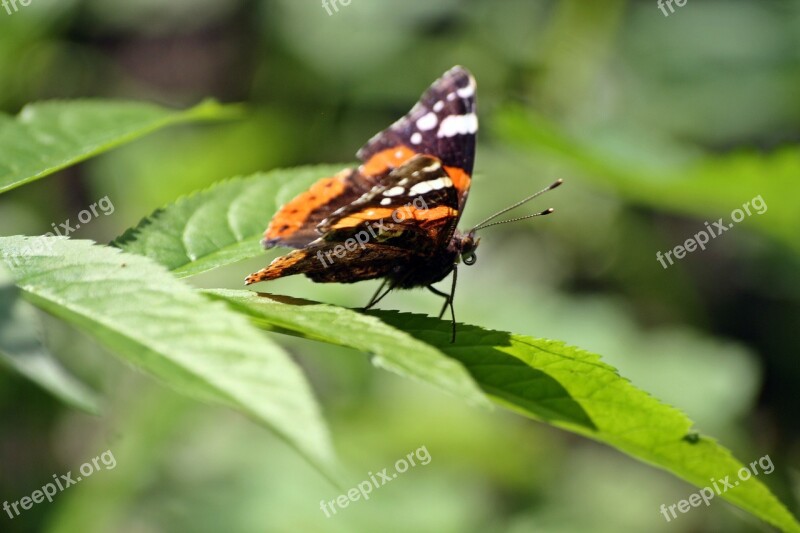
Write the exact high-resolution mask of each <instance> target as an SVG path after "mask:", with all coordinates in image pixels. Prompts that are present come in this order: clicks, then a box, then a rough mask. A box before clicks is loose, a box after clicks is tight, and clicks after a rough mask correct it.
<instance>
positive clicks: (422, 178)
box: [318, 155, 460, 255]
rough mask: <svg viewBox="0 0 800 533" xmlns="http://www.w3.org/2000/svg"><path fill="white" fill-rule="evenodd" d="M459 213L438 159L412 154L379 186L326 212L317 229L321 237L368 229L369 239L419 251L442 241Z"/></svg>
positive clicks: (454, 191)
mask: <svg viewBox="0 0 800 533" xmlns="http://www.w3.org/2000/svg"><path fill="white" fill-rule="evenodd" d="M459 217H460V211H459V205H458V189H457V188H456V187H455V185H454V184H453V181H452V179H451V178H450V176H449V175H448V174H447V172H446V171H445V167H444V165H443V164H442V162H441V161H440V160H439V159H437V158H435V157H432V156H427V155H417V156H415V157H413V158H412V159H411V160H409V161H407V162H406V163H404V164H403V165H401V166H400V167H399V168H397V169H395V170H393V171H391V172H390V174H389V176H387V177H386V178H385V179H384V180H383V182H382V183H381V184H380V185H376V186H375V187H373V188H372V190H370V191H369V192H368V193H366V194H364V195H363V196H361V197H360V198H359V199H357V200H356V201H354V202H353V203H351V204H349V205H346V206H344V207H341V208H339V209H337V210H336V211H334V212H333V213H331V215H330V216H329V217H327V218H326V219H324V220H323V221H322V222H321V223H320V225H319V227H318V230H319V231H320V233H322V234H323V239H324V240H326V241H337V242H341V241H344V240H346V239H348V238H350V237H352V236H353V235H356V234H359V233H360V234H364V233H369V234H370V235H371V237H372V238H371V239H370V242H381V243H385V244H387V245H390V246H396V247H398V248H404V249H409V250H413V251H414V252H415V253H416V254H418V255H425V254H428V253H431V252H433V251H435V250H437V249H439V248H441V247H442V246H446V245H447V242H448V241H449V240H450V237H451V236H452V234H453V231H454V230H455V227H456V224H457V223H458V219H459Z"/></svg>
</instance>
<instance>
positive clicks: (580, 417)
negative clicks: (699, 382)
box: [371, 311, 800, 531]
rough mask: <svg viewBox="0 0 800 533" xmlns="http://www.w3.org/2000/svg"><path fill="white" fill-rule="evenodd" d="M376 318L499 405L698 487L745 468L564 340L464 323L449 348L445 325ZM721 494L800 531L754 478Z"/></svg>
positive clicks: (391, 315)
mask: <svg viewBox="0 0 800 533" xmlns="http://www.w3.org/2000/svg"><path fill="white" fill-rule="evenodd" d="M371 314H373V315H375V316H377V317H379V318H381V319H382V320H383V321H384V322H386V323H387V324H390V325H392V326H394V327H397V328H401V329H403V330H405V331H407V332H409V333H410V334H411V335H412V336H414V337H416V338H418V339H419V340H421V341H423V342H426V343H429V344H431V345H432V346H435V347H437V348H439V349H440V350H441V351H442V352H444V353H446V354H447V355H449V356H450V357H453V358H454V359H456V360H457V361H460V362H461V363H462V364H463V365H464V366H465V367H466V368H467V370H469V372H470V373H471V374H472V377H473V378H474V379H475V380H476V381H477V382H478V383H479V384H480V385H481V387H482V388H483V390H484V391H485V392H486V393H487V394H489V395H491V396H493V397H494V398H495V399H496V400H497V401H498V402H499V403H500V404H501V405H505V406H507V407H509V408H511V409H512V410H514V411H517V412H519V413H521V414H524V415H526V416H529V417H531V418H533V419H536V420H541V421H543V422H547V423H549V424H552V425H554V426H558V427H560V428H563V429H566V430H568V431H572V432H575V433H578V434H580V435H584V436H586V437H589V438H591V439H594V440H596V441H598V442H602V443H605V444H608V445H610V446H613V447H614V448H617V449H618V450H620V451H622V452H624V453H626V454H628V455H630V456H632V457H635V458H636V459H639V460H641V461H644V462H645V463H649V464H651V465H654V466H656V467H659V468H662V469H664V470H666V471H668V472H671V473H673V474H674V475H676V476H678V477H680V478H682V479H684V480H686V481H688V482H689V483H692V484H693V485H695V486H697V487H700V488H703V487H706V486H710V485H711V480H712V479H716V480H720V479H724V478H725V476H730V479H731V482H732V483H733V480H737V479H738V477H737V471H738V470H739V469H740V468H742V467H743V466H744V465H743V464H742V463H740V462H739V461H737V460H736V459H735V458H734V457H733V455H732V454H731V453H730V451H728V450H727V449H726V448H724V447H722V446H720V445H719V444H717V442H716V441H715V440H713V439H711V438H709V437H706V436H702V435H699V434H698V433H696V432H694V431H693V429H692V421H691V420H689V418H688V417H687V416H686V415H685V414H683V413H682V412H680V411H678V410H677V409H675V408H674V407H670V406H668V405H666V404H664V403H661V402H660V401H658V400H656V399H655V398H653V397H652V396H650V395H649V394H648V393H646V392H644V391H642V390H639V389H637V388H636V387H635V386H633V384H631V383H630V382H629V381H628V380H626V379H625V378H623V377H621V376H620V375H619V373H618V371H617V370H616V369H615V368H614V367H612V366H610V365H608V364H605V363H603V362H602V361H601V358H600V356H599V355H596V354H593V353H589V352H586V351H584V350H581V349H579V348H575V347H573V346H567V345H566V344H564V343H563V342H560V341H552V340H546V339H534V338H532V337H526V336H523V335H515V334H511V333H506V332H502V331H491V330H485V329H481V328H479V327H475V326H464V325H459V330H458V339H457V343H456V344H451V343H450V333H449V332H450V325H449V323H447V322H443V321H441V320H436V319H432V318H428V317H425V316H421V315H413V314H406V313H397V312H387V311H376V312H373V313H371ZM721 497H722V498H724V499H726V500H728V501H729V502H731V503H733V504H735V505H738V506H739V507H741V508H742V509H744V510H746V511H748V512H750V513H752V514H753V515H755V516H757V517H759V518H761V519H763V520H765V521H766V522H769V523H770V524H772V525H774V526H776V527H778V528H780V529H782V530H784V531H800V524H798V522H797V521H796V520H795V518H794V517H793V516H792V515H791V513H789V511H788V510H787V509H786V507H784V505H783V504H782V503H781V502H780V501H779V500H778V499H777V498H776V497H775V496H774V495H773V494H772V492H770V490H769V489H768V488H767V487H766V485H764V484H763V483H762V482H761V481H760V479H759V478H757V477H755V476H753V477H750V478H749V479H748V480H747V481H742V482H741V483H740V484H739V485H738V486H736V487H735V488H733V489H731V490H729V491H727V492H724V493H722V495H721Z"/></svg>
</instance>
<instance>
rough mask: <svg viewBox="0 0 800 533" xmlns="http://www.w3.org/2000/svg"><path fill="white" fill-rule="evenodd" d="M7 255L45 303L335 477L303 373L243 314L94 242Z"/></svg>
mask: <svg viewBox="0 0 800 533" xmlns="http://www.w3.org/2000/svg"><path fill="white" fill-rule="evenodd" d="M0 254H1V255H0V257H2V258H3V259H4V260H5V262H6V264H7V265H8V266H9V268H10V269H11V272H12V274H13V275H14V277H15V279H16V280H17V285H18V286H19V287H20V288H21V289H22V291H23V294H24V296H25V297H26V299H27V300H29V301H30V302H32V303H33V304H34V305H36V306H37V307H40V308H41V309H44V310H45V311H47V312H49V313H52V314H53V315H55V316H58V317H60V318H62V319H64V320H66V321H67V322H70V323H72V324H74V325H76V326H78V327H80V328H81V329H83V330H84V331H86V332H87V333H88V334H89V335H91V336H93V337H94V338H96V339H97V340H98V341H100V342H101V343H102V344H104V345H105V346H107V347H108V348H109V349H110V350H112V351H113V352H115V353H117V354H119V355H120V356H121V357H122V358H123V359H124V360H125V361H128V362H129V363H131V364H133V365H135V366H137V367H139V368H141V369H143V370H145V371H147V372H149V373H150V374H152V375H154V376H156V377H158V378H159V379H161V380H162V381H163V382H164V383H166V384H167V385H169V386H171V387H172V388H174V389H176V390H178V391H180V392H182V393H183V394H187V395H191V396H193V397H195V398H200V399H203V400H210V401H215V402H218V403H222V404H225V405H228V406H231V407H234V408H236V409H238V410H240V411H242V412H244V413H246V414H248V415H250V416H252V417H253V418H255V419H256V420H258V421H259V422H262V423H264V424H265V425H267V426H268V427H270V428H272V429H273V430H274V431H275V432H276V433H277V434H278V435H280V436H281V437H282V438H284V439H285V440H286V441H287V442H289V443H290V444H291V445H293V446H294V447H296V448H297V449H298V450H299V451H300V452H301V453H302V454H304V455H305V456H306V457H307V458H308V459H309V460H310V461H311V462H312V463H313V464H315V465H317V466H318V467H319V468H320V469H321V470H322V471H323V472H324V473H327V474H329V475H332V473H333V467H334V464H333V462H334V461H333V453H332V450H331V445H330V442H329V437H328V433H327V430H326V427H325V425H324V422H323V421H322V418H321V416H320V413H319V409H318V406H317V404H316V402H315V400H314V398H313V396H312V394H311V391H310V388H309V386H308V384H307V382H306V380H305V378H304V376H303V374H302V373H301V371H300V370H299V368H298V367H297V365H296V364H295V363H294V362H293V361H292V360H291V358H289V356H288V355H287V354H286V353H285V352H284V351H283V349H282V348H280V347H279V346H277V345H276V344H274V343H273V342H272V341H270V340H269V339H268V338H266V337H265V336H264V335H263V334H262V333H261V332H259V331H258V330H257V329H255V328H253V327H252V326H251V325H250V324H249V323H248V321H247V320H246V319H245V318H244V317H242V316H241V315H239V314H237V313H234V312H232V311H230V310H229V309H228V308H227V307H226V306H225V305H224V304H222V303H220V302H213V301H210V300H209V299H208V298H206V297H204V296H203V295H202V294H200V293H198V292H197V291H195V290H194V289H192V288H190V287H189V286H187V285H185V284H184V283H182V282H180V281H178V280H176V279H175V278H174V277H173V276H172V275H171V274H169V273H168V272H166V271H165V270H164V269H163V267H161V266H159V265H155V264H153V263H152V261H150V260H148V259H146V258H144V257H141V256H137V255H131V254H126V253H123V252H121V251H120V250H118V249H115V248H109V247H105V246H97V245H93V243H91V242H89V241H73V240H69V239H63V238H47V237H36V238H28V237H0Z"/></svg>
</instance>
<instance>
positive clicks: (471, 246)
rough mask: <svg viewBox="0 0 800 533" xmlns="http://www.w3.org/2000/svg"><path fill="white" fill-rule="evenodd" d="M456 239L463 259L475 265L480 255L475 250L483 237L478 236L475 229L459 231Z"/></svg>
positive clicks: (456, 244)
mask: <svg viewBox="0 0 800 533" xmlns="http://www.w3.org/2000/svg"><path fill="white" fill-rule="evenodd" d="M454 240H455V246H456V250H457V251H458V254H459V257H460V258H461V261H463V262H464V264H465V265H474V264H475V262H476V261H477V260H478V256H477V255H475V250H476V249H477V248H478V245H479V244H480V242H481V238H480V237H476V236H475V231H474V230H473V231H470V232H469V233H466V234H461V233H457V234H456V235H455V239H454Z"/></svg>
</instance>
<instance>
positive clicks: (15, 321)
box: [0, 264, 100, 414]
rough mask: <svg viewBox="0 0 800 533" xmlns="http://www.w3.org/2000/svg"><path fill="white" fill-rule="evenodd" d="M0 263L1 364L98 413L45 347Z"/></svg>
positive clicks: (86, 393)
mask: <svg viewBox="0 0 800 533" xmlns="http://www.w3.org/2000/svg"><path fill="white" fill-rule="evenodd" d="M18 293H19V289H17V287H16V286H15V285H14V284H13V281H12V279H11V275H10V274H9V273H8V271H7V270H6V269H5V268H3V266H2V265H1V264H0V363H3V364H5V365H6V366H8V367H9V368H11V369H12V370H14V371H16V372H18V373H19V374H20V375H22V376H25V377H26V378H27V379H29V380H31V381H32V382H33V383H36V384H37V385H39V386H40V387H41V388H42V389H44V390H45V391H47V392H49V393H50V394H52V395H53V396H55V397H56V398H58V399H59V400H61V401H62V402H64V403H66V404H67V405H71V406H72V407H75V408H76V409H80V410H82V411H86V412H87V413H91V414H97V413H99V412H100V409H99V407H98V404H97V397H96V395H95V394H94V392H92V391H91V390H90V389H89V388H88V387H86V386H85V385H84V384H83V383H81V382H80V381H78V380H77V379H76V378H75V377H73V376H72V375H71V374H69V373H68V372H67V371H66V370H65V369H64V368H63V367H62V366H61V364H60V363H59V362H58V360H57V359H56V358H55V357H54V356H53V355H52V354H51V353H50V352H49V351H48V350H47V348H45V346H44V344H43V343H42V339H41V337H40V335H39V332H38V317H37V316H36V311H35V310H34V309H33V307H32V306H31V305H30V304H29V303H27V302H25V301H24V300H22V299H20V298H19V297H18V296H19V294H18Z"/></svg>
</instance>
